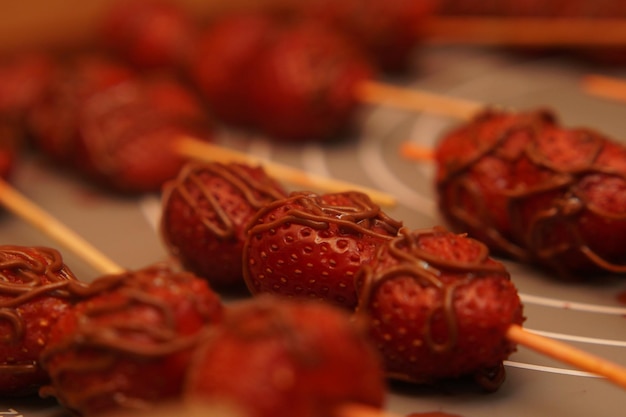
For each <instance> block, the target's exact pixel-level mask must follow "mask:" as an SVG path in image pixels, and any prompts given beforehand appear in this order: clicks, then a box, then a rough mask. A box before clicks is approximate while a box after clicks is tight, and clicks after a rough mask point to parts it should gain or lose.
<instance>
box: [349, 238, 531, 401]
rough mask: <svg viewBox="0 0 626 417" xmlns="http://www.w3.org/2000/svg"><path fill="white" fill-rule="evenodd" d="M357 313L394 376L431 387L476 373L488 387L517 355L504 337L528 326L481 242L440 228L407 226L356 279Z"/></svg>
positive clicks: (503, 276)
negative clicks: (513, 329) (512, 329)
mask: <svg viewBox="0 0 626 417" xmlns="http://www.w3.org/2000/svg"><path fill="white" fill-rule="evenodd" d="M356 286H357V290H358V292H359V306H358V309H357V314H365V315H367V316H368V317H370V318H371V329H370V334H371V337H372V339H373V340H374V341H375V342H376V344H377V345H378V347H379V349H380V351H381V353H382V355H383V357H384V358H385V364H386V368H387V372H388V374H389V376H390V377H391V378H395V379H400V380H407V381H412V382H419V383H424V382H433V381H437V380H444V379H454V378H460V377H465V376H473V377H474V378H475V379H476V380H477V381H478V382H479V383H480V384H481V385H482V386H483V387H484V388H486V389H487V390H495V389H497V388H498V387H499V386H500V384H501V382H502V381H503V378H504V368H503V367H502V361H503V360H505V359H506V358H507V357H508V356H509V355H510V354H511V353H512V352H514V351H515V344H514V343H513V342H511V341H509V340H508V339H507V337H506V333H507V330H508V329H509V327H510V326H511V325H519V324H521V323H522V322H523V320H524V316H523V307H522V304H521V302H520V298H519V296H518V294H517V290H516V288H515V286H514V285H513V283H512V282H511V280H510V277H509V274H508V272H507V271H506V269H505V268H504V266H503V265H502V264H500V263H499V262H496V261H495V260H493V259H491V258H490V257H489V251H488V249H487V247H486V246H485V245H483V244H482V243H480V242H478V241H476V240H473V239H470V238H468V237H466V236H465V235H459V234H455V233H452V232H449V231H447V230H445V229H442V228H434V229H427V230H413V231H410V230H408V229H402V230H401V231H400V234H399V235H398V237H396V238H395V239H392V240H389V241H387V242H386V243H385V244H384V245H382V246H381V247H380V248H379V251H378V253H377V254H376V256H375V257H374V258H373V260H372V262H371V263H369V264H367V265H364V266H363V268H362V269H361V270H360V271H359V273H358V275H357V278H356Z"/></svg>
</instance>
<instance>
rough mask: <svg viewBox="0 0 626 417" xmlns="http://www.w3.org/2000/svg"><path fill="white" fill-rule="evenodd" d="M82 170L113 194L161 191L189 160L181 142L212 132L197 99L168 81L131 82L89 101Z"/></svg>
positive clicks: (82, 134) (83, 132)
mask: <svg viewBox="0 0 626 417" xmlns="http://www.w3.org/2000/svg"><path fill="white" fill-rule="evenodd" d="M80 116H81V118H80V121H79V122H80V124H79V125H78V126H77V129H79V136H78V143H77V144H76V146H77V148H78V150H77V151H76V153H77V155H76V157H75V158H76V164H77V165H78V169H79V170H80V171H82V172H83V173H85V174H87V176H88V177H89V178H91V179H92V180H94V181H95V182H97V183H99V184H101V185H103V186H105V187H107V188H109V189H112V190H115V191H119V192H126V193H135V192H145V191H159V190H160V189H161V187H162V185H163V183H164V182H165V181H167V180H170V179H172V178H175V177H176V174H177V173H178V172H179V171H180V169H181V168H182V166H183V165H184V163H185V162H186V160H185V159H184V158H183V157H182V156H180V155H179V154H178V153H176V152H175V151H174V149H173V145H174V143H175V142H176V141H177V140H178V139H179V138H181V137H187V136H190V137H194V138H199V139H202V140H208V139H209V138H210V134H211V127H210V126H209V123H208V121H207V119H206V116H205V114H204V112H203V109H202V106H201V104H200V102H199V101H198V100H197V98H196V97H195V96H194V94H193V93H192V92H191V91H189V90H188V89H187V88H186V87H184V86H183V85H182V84H181V83H180V82H178V81H177V80H176V79H174V78H170V77H158V78H145V79H141V80H139V79H135V80H132V81H131V80H129V81H128V82H126V83H124V84H122V85H119V86H117V87H115V88H109V89H107V90H106V91H102V92H100V93H99V94H97V95H94V96H93V97H91V98H90V99H89V100H88V101H86V102H85V103H84V105H83V107H82V109H81V111H80Z"/></svg>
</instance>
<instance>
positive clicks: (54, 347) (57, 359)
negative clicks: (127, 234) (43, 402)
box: [40, 266, 222, 416]
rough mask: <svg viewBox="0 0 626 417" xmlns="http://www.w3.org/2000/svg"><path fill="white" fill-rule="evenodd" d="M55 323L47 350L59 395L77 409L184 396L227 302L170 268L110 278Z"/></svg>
mask: <svg viewBox="0 0 626 417" xmlns="http://www.w3.org/2000/svg"><path fill="white" fill-rule="evenodd" d="M89 291H90V293H91V295H90V296H89V297H88V298H86V299H84V300H82V301H80V302H79V303H77V304H76V305H75V306H74V307H73V308H72V309H70V310H68V311H67V312H66V313H65V314H64V315H63V316H62V317H61V318H60V319H59V320H58V321H57V323H56V325H55V326H54V327H53V329H52V332H51V334H50V341H49V344H48V346H47V348H46V349H45V350H44V352H43V353H42V355H41V362H42V366H43V367H44V369H45V370H46V371H47V372H48V373H49V374H50V378H51V384H50V386H47V387H44V388H42V390H41V391H40V394H41V395H43V396H48V395H53V396H55V397H56V398H57V400H58V401H59V402H60V404H61V405H63V406H65V407H66V408H68V409H69V410H72V411H73V412H76V413H77V414H80V415H84V416H91V415H95V414H101V413H104V412H108V411H114V410H117V409H126V410H133V411H137V410H142V409H144V410H145V409H146V408H150V407H151V406H153V405H154V403H156V402H160V401H167V400H168V399H172V398H176V397H178V396H179V395H180V393H181V384H182V380H183V376H184V374H185V372H186V369H187V366H188V363H189V360H190V358H191V352H192V350H193V347H194V346H195V344H196V342H197V341H198V340H199V338H200V336H201V334H202V333H203V331H204V329H206V328H207V327H210V326H211V325H213V324H215V323H218V322H219V321H220V320H221V316H222V304H221V302H220V300H219V298H218V296H217V295H216V294H215V293H214V292H213V291H212V290H211V289H210V288H209V287H208V285H207V283H206V281H205V280H202V279H200V278H198V277H196V276H194V275H192V274H189V273H175V272H172V271H170V270H169V269H167V268H165V267H163V266H152V267H148V268H144V269H142V270H138V271H133V272H127V273H123V274H118V275H110V276H104V277H101V278H99V279H97V280H95V281H94V282H93V283H92V284H91V285H90V287H89Z"/></svg>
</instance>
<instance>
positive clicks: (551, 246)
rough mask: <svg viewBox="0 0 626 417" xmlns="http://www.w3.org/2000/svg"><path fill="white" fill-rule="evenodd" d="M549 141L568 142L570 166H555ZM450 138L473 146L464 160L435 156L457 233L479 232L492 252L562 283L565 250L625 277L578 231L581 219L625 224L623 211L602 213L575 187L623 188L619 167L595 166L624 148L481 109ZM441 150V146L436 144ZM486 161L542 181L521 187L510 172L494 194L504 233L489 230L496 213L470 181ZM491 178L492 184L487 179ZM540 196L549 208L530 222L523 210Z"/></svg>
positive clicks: (540, 116)
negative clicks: (516, 142) (540, 268)
mask: <svg viewBox="0 0 626 417" xmlns="http://www.w3.org/2000/svg"><path fill="white" fill-rule="evenodd" d="M489 124H491V125H492V126H491V127H492V129H491V130H489ZM519 132H524V133H525V134H526V135H527V140H526V142H525V143H523V147H520V148H518V149H513V150H511V149H510V147H511V144H510V143H509V139H511V138H513V137H514V136H515V135H516V134H517V133H519ZM550 135H568V140H569V141H571V142H567V143H568V145H570V146H571V147H572V148H576V149H573V150H572V153H575V155H576V160H575V162H574V163H573V162H571V161H568V160H567V159H565V160H564V161H563V160H560V157H561V155H558V153H559V149H558V147H556V146H554V149H552V148H550V146H551V145H550V144H551V143H552V142H551V141H553V140H554V139H552V138H551V136H550ZM449 138H450V140H451V143H453V144H454V143H456V144H459V143H460V141H461V140H462V141H468V143H471V144H473V146H474V148H475V150H474V152H473V153H471V154H470V155H469V156H467V155H463V156H461V157H459V156H458V155H456V156H453V157H452V158H449V157H448V156H447V155H446V152H445V150H443V151H441V152H439V155H440V158H439V164H440V166H439V173H438V177H437V189H438V194H439V199H440V201H439V205H440V208H441V210H442V211H443V212H444V214H445V215H446V216H447V217H448V218H449V220H450V221H451V222H452V223H453V224H454V225H455V227H456V228H457V229H459V230H462V231H467V230H470V231H473V232H474V233H479V234H480V235H483V236H484V238H485V241H486V242H487V243H488V244H489V245H490V247H491V248H492V249H493V250H497V251H499V252H503V253H505V254H507V255H509V256H511V257H513V258H515V259H518V260H521V261H523V262H533V261H536V262H538V263H540V264H544V265H546V266H548V267H550V268H551V269H554V270H556V271H557V272H559V273H560V274H561V276H563V277H569V276H570V275H571V272H572V271H569V270H568V266H567V265H563V261H562V259H563V258H562V256H563V255H565V254H567V253H572V251H576V252H578V253H580V254H581V255H582V256H583V257H585V258H586V259H587V261H589V262H590V263H591V264H593V265H595V266H596V267H597V268H598V269H600V270H604V271H608V272H613V273H626V262H616V260H615V259H607V258H606V257H605V256H604V255H603V254H602V253H599V252H598V251H597V250H594V248H593V247H592V245H591V244H590V243H589V242H588V241H587V240H586V238H585V237H584V236H583V233H582V232H581V227H582V224H581V218H582V217H583V216H585V215H587V214H590V215H593V216H595V217H596V218H599V219H601V220H602V221H605V220H606V221H613V222H617V221H619V222H626V212H620V213H615V212H612V213H611V212H607V211H606V210H602V209H601V208H600V207H598V206H597V205H596V204H594V201H590V200H592V199H589V198H586V197H585V196H584V195H583V193H582V190H581V181H582V180H583V179H584V178H589V177H590V176H594V175H599V176H602V177H603V178H604V179H607V178H613V179H616V180H618V181H621V182H622V183H626V171H625V170H624V169H623V168H620V167H619V165H618V166H611V165H615V163H613V164H611V163H606V161H605V160H602V158H603V157H604V158H605V159H606V154H607V153H608V152H623V153H624V155H626V150H624V149H623V148H620V147H619V145H613V144H612V143H611V142H610V141H609V140H608V139H607V138H605V137H603V136H601V135H599V134H597V133H595V132H593V131H589V130H584V129H578V130H565V129H562V128H559V127H558V126H557V125H556V123H555V122H554V120H553V116H551V115H550V113H547V112H535V113H529V114H521V115H518V116H514V115H507V114H504V113H496V112H490V111H488V112H485V113H484V114H482V115H481V116H479V117H477V118H476V120H475V121H474V122H473V124H471V125H469V126H467V127H466V128H464V129H463V130H459V131H457V132H456V133H453V134H452V135H451V136H450V137H449ZM455 141H456V142H455ZM446 145H447V144H446V143H445V141H444V143H443V146H446ZM542 145H544V146H547V147H548V148H549V150H547V149H544V148H542ZM459 146H461V145H459ZM464 146H467V145H464ZM609 146H616V149H615V150H609V149H608V147H609ZM549 151H551V153H552V154H549V153H548V152H549ZM485 158H495V159H498V160H501V161H505V162H506V163H507V164H510V166H519V165H520V164H522V163H528V164H530V165H531V167H532V168H533V169H534V170H535V171H534V172H536V174H537V175H541V180H540V181H539V182H536V183H533V184H532V185H528V184H526V183H525V181H526V178H522V177H523V174H522V175H521V177H520V178H516V177H515V175H517V174H514V173H511V174H509V175H511V183H510V184H509V185H508V186H507V188H506V189H503V190H502V191H499V192H500V193H501V196H502V197H503V198H506V199H507V205H506V215H507V216H508V222H509V224H508V226H509V227H510V230H508V231H507V230H502V229H501V228H500V227H498V226H497V225H496V224H495V220H494V217H495V215H497V213H493V212H491V209H490V208H489V207H488V204H489V202H488V201H485V198H486V197H485V196H484V194H483V192H484V189H483V187H484V186H483V185H481V184H479V183H478V182H477V181H476V180H475V179H473V178H472V174H471V171H472V170H473V169H474V167H475V166H476V165H477V164H479V163H480V162H481V161H483V160H484V159H485ZM494 180H497V179H496V178H495V177H494ZM545 196H550V197H549V198H551V203H550V204H549V206H545V205H544V208H541V209H535V210H534V212H532V214H530V216H529V212H528V208H527V205H528V204H529V203H530V202H531V201H533V200H538V199H540V198H544V197H545ZM546 198H547V197H546ZM468 202H469V204H468ZM468 206H469V207H468ZM555 230H562V231H563V232H562V233H564V234H565V238H563V239H559V240H558V241H557V240H554V239H552V240H551V239H550V238H551V237H552V236H553V235H554V234H555V233H556V232H555ZM559 257H561V258H559ZM622 259H624V256H622Z"/></svg>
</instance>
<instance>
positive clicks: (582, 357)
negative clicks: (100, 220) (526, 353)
mask: <svg viewBox="0 0 626 417" xmlns="http://www.w3.org/2000/svg"><path fill="white" fill-rule="evenodd" d="M9 194H10V197H9V198H5V199H3V202H4V201H7V202H8V203H9V204H10V205H11V208H12V210H15V212H16V213H18V214H20V215H23V216H24V218H27V219H30V220H33V221H36V217H38V216H39V215H41V217H42V218H44V219H46V220H47V221H48V222H51V223H56V224H57V227H54V228H52V229H48V230H47V233H49V235H50V237H52V238H54V239H56V240H57V241H58V242H59V243H61V244H63V245H66V246H68V247H69V248H70V249H71V250H72V251H73V252H74V253H75V254H77V255H78V256H82V257H84V258H85V259H87V260H89V259H93V258H94V254H95V255H96V256H95V258H101V259H106V257H105V256H103V255H98V251H97V249H95V248H93V247H92V246H91V245H89V244H86V242H84V241H82V239H79V238H78V239H77V238H76V236H75V234H74V233H73V232H71V231H70V230H69V229H67V228H66V227H63V226H60V227H59V226H58V224H59V223H58V222H57V221H55V220H54V219H53V218H51V217H50V216H48V215H47V214H45V212H43V211H41V210H39V209H36V208H33V207H32V206H31V205H30V204H28V203H27V204H24V201H23V199H22V198H17V199H14V196H15V195H14V193H9ZM0 195H7V194H6V193H0ZM24 207H26V211H27V212H28V213H27V214H21V213H20V211H21V210H22V209H24ZM33 213H35V214H37V216H33ZM77 241H78V242H81V241H82V242H83V243H85V244H76V242H77ZM93 264H94V265H93V266H94V268H96V269H97V270H98V271H100V272H102V273H104V274H113V275H116V274H120V273H123V271H124V269H123V268H122V267H120V266H118V265H116V264H115V263H113V262H111V261H108V260H107V261H106V262H93ZM506 337H507V338H509V337H510V338H511V339H510V340H511V341H512V342H514V343H518V344H520V345H523V346H527V347H529V348H531V349H535V350H537V351H539V352H542V353H545V354H549V355H551V356H553V357H554V358H555V359H557V360H560V361H563V362H565V363H569V364H572V365H574V366H576V367H578V368H579V369H582V370H585V371H588V372H591V373H595V374H598V375H601V376H604V377H606V378H607V379H608V380H609V381H611V382H613V383H615V384H617V385H620V386H622V387H624V388H626V369H624V368H622V367H620V366H619V365H617V364H614V363H611V362H610V361H607V360H604V359H603V358H599V357H596V356H595V355H592V354H589V353H587V352H584V351H580V350H577V349H574V348H571V347H567V346H561V344H559V343H555V342H553V341H551V340H550V339H547V338H544V337H542V336H539V335H531V334H530V333H528V332H527V331H525V330H524V329H523V328H522V327H520V326H517V327H515V325H513V326H511V327H510V328H509V330H508V331H507V332H506ZM542 341H543V342H542ZM561 347H562V349H561Z"/></svg>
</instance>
